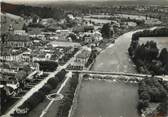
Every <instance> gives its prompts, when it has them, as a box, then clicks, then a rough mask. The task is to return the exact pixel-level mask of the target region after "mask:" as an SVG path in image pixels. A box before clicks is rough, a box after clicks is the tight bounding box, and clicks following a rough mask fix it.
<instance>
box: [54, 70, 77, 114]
mask: <svg viewBox="0 0 168 117" xmlns="http://www.w3.org/2000/svg"><path fill="white" fill-rule="evenodd" d="M78 78H79V74H77V73H75V74H73V76H72V78H71V79H70V81H69V83H68V84H67V86H68V87H67V89H66V90H65V91H64V93H65V94H64V98H63V100H61V103H60V106H59V109H58V112H57V117H68V114H69V110H70V108H71V106H72V102H73V98H74V93H75V90H76V87H77V85H78Z"/></svg>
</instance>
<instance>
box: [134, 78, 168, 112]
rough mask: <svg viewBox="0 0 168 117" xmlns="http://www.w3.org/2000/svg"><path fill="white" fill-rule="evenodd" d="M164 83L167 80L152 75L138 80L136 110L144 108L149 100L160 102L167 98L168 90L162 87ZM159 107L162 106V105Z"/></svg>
mask: <svg viewBox="0 0 168 117" xmlns="http://www.w3.org/2000/svg"><path fill="white" fill-rule="evenodd" d="M165 83H167V82H165V81H163V80H162V79H156V78H153V77H152V78H145V79H144V80H142V81H141V82H139V89H138V94H139V102H138V107H137V108H138V111H141V110H145V109H146V108H147V107H148V106H149V103H151V102H157V103H162V102H163V101H165V100H166V99H167V95H168V90H167V89H166V88H165V87H164V84H165ZM164 106H165V105H164ZM160 108H162V106H161V107H160ZM162 113H163V112H162Z"/></svg>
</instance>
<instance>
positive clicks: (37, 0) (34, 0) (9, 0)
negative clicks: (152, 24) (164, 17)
mask: <svg viewBox="0 0 168 117" xmlns="http://www.w3.org/2000/svg"><path fill="white" fill-rule="evenodd" d="M0 1H2V2H7V3H16V4H17V3H23V4H26V3H47V2H54V1H56V2H58V1H101V2H102V1H162V2H164V1H166V2H168V0H0Z"/></svg>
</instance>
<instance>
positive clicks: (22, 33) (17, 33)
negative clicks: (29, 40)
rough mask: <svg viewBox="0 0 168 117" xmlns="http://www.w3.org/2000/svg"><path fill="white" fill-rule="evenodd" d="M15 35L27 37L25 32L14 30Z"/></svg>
mask: <svg viewBox="0 0 168 117" xmlns="http://www.w3.org/2000/svg"><path fill="white" fill-rule="evenodd" d="M14 34H15V35H27V33H26V31H25V30H14Z"/></svg>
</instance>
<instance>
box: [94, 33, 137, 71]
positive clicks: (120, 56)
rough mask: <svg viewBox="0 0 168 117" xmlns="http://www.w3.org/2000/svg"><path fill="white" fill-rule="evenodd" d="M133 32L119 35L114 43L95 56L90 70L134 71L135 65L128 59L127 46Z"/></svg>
mask: <svg viewBox="0 0 168 117" xmlns="http://www.w3.org/2000/svg"><path fill="white" fill-rule="evenodd" d="M132 34H133V32H129V33H125V34H124V35H122V36H120V37H119V38H118V39H117V40H116V41H115V44H114V45H110V46H109V47H107V49H105V50H104V51H102V52H101V53H100V54H99V56H98V57H97V58H96V61H95V64H94V65H93V68H92V70H95V71H107V72H127V73H136V69H135V65H134V64H133V63H132V61H131V60H130V57H129V55H128V48H129V45H130V43H131V37H132Z"/></svg>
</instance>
